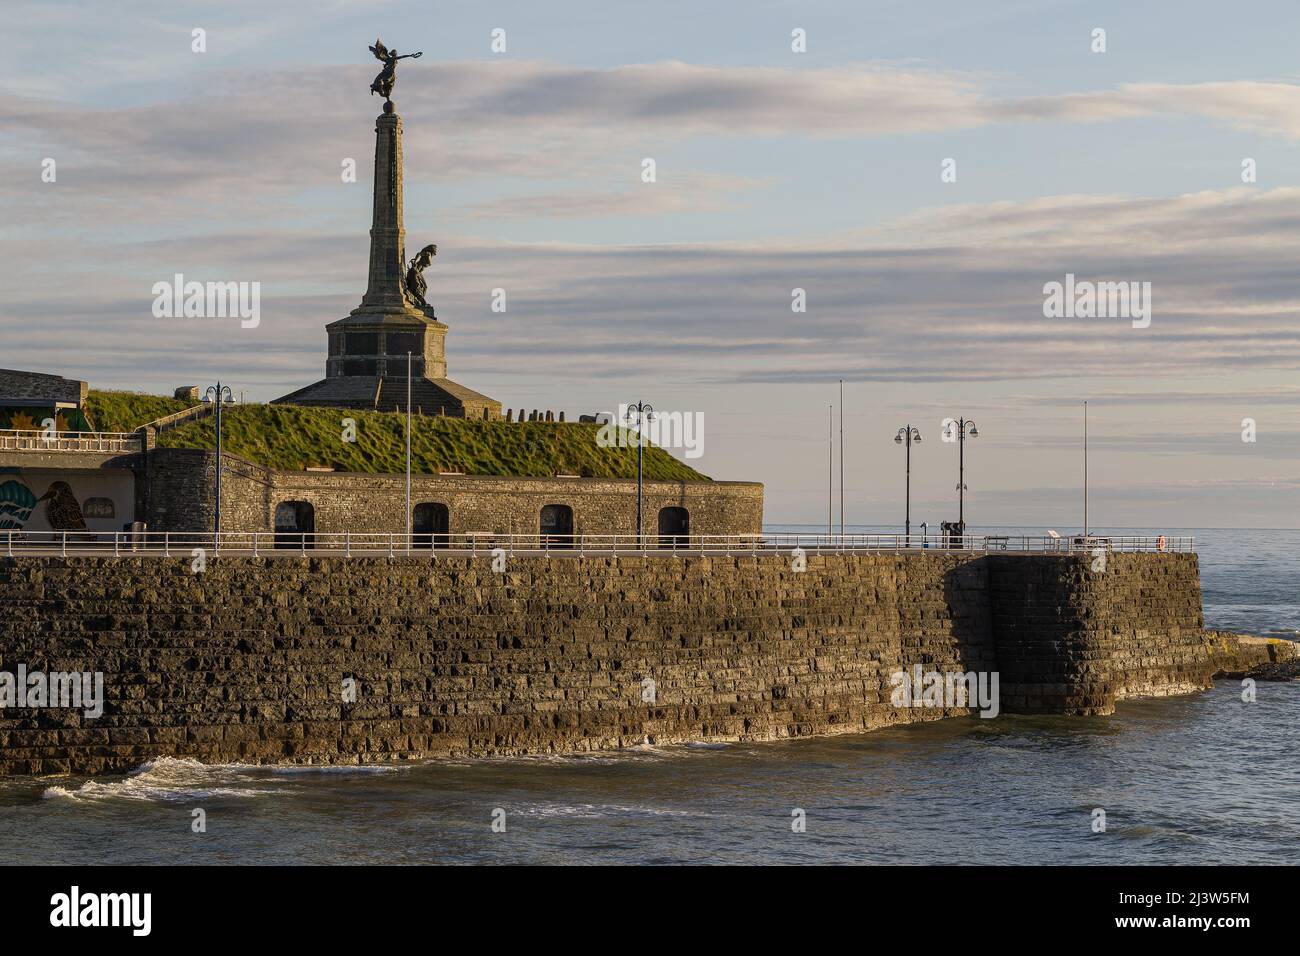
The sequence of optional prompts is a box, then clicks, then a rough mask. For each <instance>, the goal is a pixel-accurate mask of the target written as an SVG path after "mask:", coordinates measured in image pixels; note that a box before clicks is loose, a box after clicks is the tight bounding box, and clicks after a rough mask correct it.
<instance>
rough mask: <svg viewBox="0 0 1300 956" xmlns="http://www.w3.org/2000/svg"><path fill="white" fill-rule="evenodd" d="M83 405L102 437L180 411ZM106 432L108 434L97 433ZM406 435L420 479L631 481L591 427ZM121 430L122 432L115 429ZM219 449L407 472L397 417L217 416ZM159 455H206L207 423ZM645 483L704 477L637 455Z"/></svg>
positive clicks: (265, 461)
mask: <svg viewBox="0 0 1300 956" xmlns="http://www.w3.org/2000/svg"><path fill="white" fill-rule="evenodd" d="M91 399H92V400H93V401H88V402H87V404H88V405H90V406H91V408H92V414H93V415H94V416H95V424H96V426H97V427H99V428H100V429H102V430H105V431H110V430H111V431H130V430H131V429H133V428H137V427H139V426H140V425H143V424H145V423H146V422H149V421H152V420H154V419H156V418H159V417H161V416H163V415H167V414H170V413H171V412H175V411H179V410H180V409H182V408H185V407H187V405H188V404H189V403H188V402H182V401H177V400H176V399H171V398H166V397H164V396H159V395H138V394H134V393H130V392H92V393H91ZM345 418H351V419H353V420H354V421H355V422H356V441H355V442H345V441H344V440H343V431H344V427H343V419H345ZM105 422H107V423H109V424H107V425H106V424H105ZM413 422H414V427H413V429H412V432H411V467H412V470H414V471H416V472H420V473H423V474H437V473H438V472H441V471H459V472H464V473H465V474H467V475H504V476H510V477H516V476H522V477H540V478H546V477H551V476H553V475H557V474H566V475H581V476H583V477H586V478H635V477H636V447H635V445H633V444H632V443H631V441H630V440H629V442H628V447H625V448H617V447H615V448H601V447H600V446H599V445H598V444H597V443H596V438H597V433H598V432H599V430H600V427H601V426H599V425H595V424H581V423H577V422H505V421H490V422H485V421H475V420H467V419H463V418H442V417H433V416H420V415H417V416H415V418H414V419H413ZM119 426H121V427H119ZM221 444H222V449H223V450H224V451H226V452H229V453H230V454H232V455H239V456H240V457H242V458H247V459H248V460H249V461H254V462H257V463H258V464H261V465H265V466H267V467H269V468H275V469H277V470H281V471H299V470H301V469H302V468H304V467H306V466H309V465H310V466H333V467H334V468H336V469H337V470H339V471H357V472H374V473H389V474H394V473H398V472H402V471H405V470H406V416H405V415H402V414H394V413H391V412H363V411H357V410H353V409H341V408H306V407H297V406H292V405H234V406H228V407H227V408H226V409H224V410H223V412H222V427H221ZM158 445H159V446H160V447H163V448H215V447H216V421H215V420H214V419H213V418H212V417H205V418H201V419H199V420H197V421H193V422H187V423H185V424H183V425H180V426H178V427H176V428H172V429H169V430H167V431H164V432H162V433H160V434H159V435H158ZM645 476H646V478H647V479H659V480H670V481H707V480H709V479H708V476H706V475H702V474H700V473H699V472H698V471H696V470H695V469H694V468H691V467H690V466H689V465H687V464H684V463H683V462H680V461H678V460H677V459H676V458H674V457H673V456H672V455H670V454H668V453H667V452H666V451H664V450H663V449H661V448H656V447H653V446H647V447H646V449H645Z"/></svg>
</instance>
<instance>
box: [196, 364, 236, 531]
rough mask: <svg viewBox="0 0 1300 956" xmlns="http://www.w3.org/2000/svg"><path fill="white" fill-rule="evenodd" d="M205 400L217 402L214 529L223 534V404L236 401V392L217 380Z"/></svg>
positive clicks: (207, 392) (204, 396)
mask: <svg viewBox="0 0 1300 956" xmlns="http://www.w3.org/2000/svg"><path fill="white" fill-rule="evenodd" d="M203 400H204V401H205V402H216V403H217V407H216V414H217V501H216V506H217V507H216V515H215V516H214V518H213V527H212V530H213V532H214V534H218V535H219V534H221V406H222V405H224V404H226V403H228V402H234V400H235V396H234V393H233V392H231V391H230V386H229V385H222V384H221V383H220V382H217V384H216V385H209V386H208V390H207V391H206V392H204V393H203ZM216 543H217V539H216V538H215V537H214V538H213V544H216Z"/></svg>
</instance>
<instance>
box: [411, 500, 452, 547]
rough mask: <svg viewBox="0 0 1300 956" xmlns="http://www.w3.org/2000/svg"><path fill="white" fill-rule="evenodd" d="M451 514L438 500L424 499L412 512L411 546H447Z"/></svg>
mask: <svg viewBox="0 0 1300 956" xmlns="http://www.w3.org/2000/svg"><path fill="white" fill-rule="evenodd" d="M450 528H451V514H450V512H448V510H447V506H446V505H444V504H442V503H440V502H437V501H422V502H420V503H419V504H418V505H416V506H415V508H414V510H413V511H412V512H411V535H412V537H413V540H412V541H411V546H412V547H415V548H445V547H447V538H448V535H447V532H448V531H449V530H450Z"/></svg>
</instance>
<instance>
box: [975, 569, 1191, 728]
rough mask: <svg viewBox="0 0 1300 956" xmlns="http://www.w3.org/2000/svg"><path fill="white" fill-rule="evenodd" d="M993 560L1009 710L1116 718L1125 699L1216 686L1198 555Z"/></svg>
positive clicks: (996, 627)
mask: <svg viewBox="0 0 1300 956" xmlns="http://www.w3.org/2000/svg"><path fill="white" fill-rule="evenodd" d="M988 561H989V588H990V595H991V612H992V620H993V635H994V642H995V644H996V647H997V657H998V664H999V668H1000V670H1001V675H1002V695H1003V708H1004V709H1005V710H1006V711H1008V712H1011V713H1031V714H1033V713H1050V714H1080V715H1082V714H1109V713H1112V712H1113V711H1114V709H1115V702H1116V701H1117V700H1124V699H1126V698H1132V697H1167V696H1173V695H1176V694H1187V693H1193V692H1195V691H1198V690H1204V689H1205V688H1208V687H1209V686H1210V685H1211V683H1212V680H1213V676H1214V672H1215V667H1214V665H1213V663H1212V660H1211V654H1210V653H1209V648H1208V646H1207V639H1206V635H1205V630H1204V627H1205V622H1204V618H1203V616H1202V611H1201V585H1200V569H1199V566H1198V563H1197V558H1196V555H1195V554H1189V553H1177V554H1175V553H1115V552H1110V553H1107V554H1105V555H1104V557H1102V558H1098V557H1094V556H1092V555H1090V554H1062V555H1059V556H1058V555H1035V556H1033V557H1032V558H1026V557H1025V556H1017V555H1005V556H1003V555H990V556H989V558H988Z"/></svg>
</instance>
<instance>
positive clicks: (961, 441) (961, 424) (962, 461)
mask: <svg viewBox="0 0 1300 956" xmlns="http://www.w3.org/2000/svg"><path fill="white" fill-rule="evenodd" d="M948 422H949V426H950V427H952V426H956V428H957V524H958V525H960V526H961V533H962V534H965V533H966V511H965V504H966V435H967V433H968V431H969V434H970V437H971V438H979V437H980V433H979V429H978V428H976V427H975V423H974V422H973V421H970V420H969V419H966V418H959V419H957V420H956V421H953V420H952V419H948Z"/></svg>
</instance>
